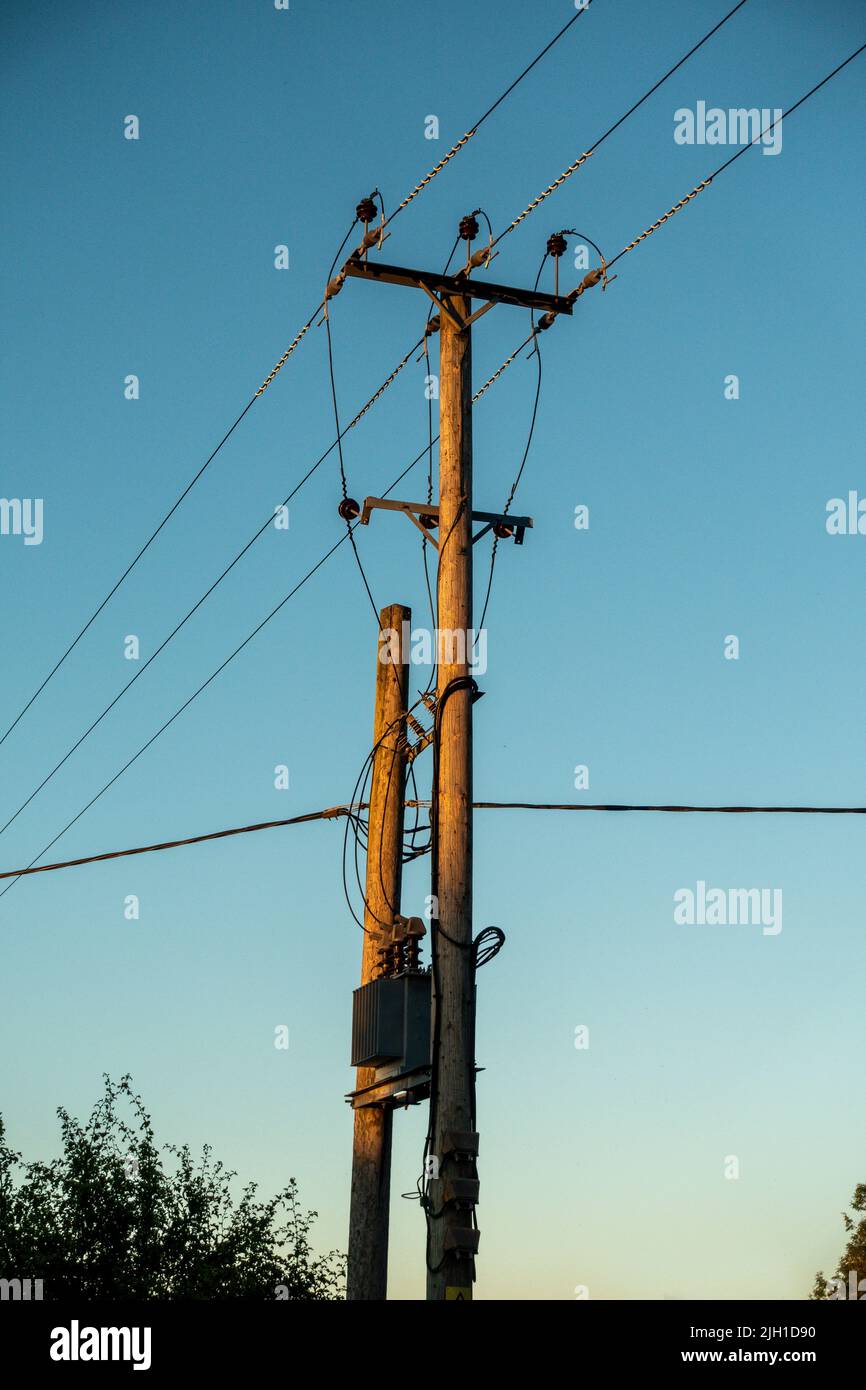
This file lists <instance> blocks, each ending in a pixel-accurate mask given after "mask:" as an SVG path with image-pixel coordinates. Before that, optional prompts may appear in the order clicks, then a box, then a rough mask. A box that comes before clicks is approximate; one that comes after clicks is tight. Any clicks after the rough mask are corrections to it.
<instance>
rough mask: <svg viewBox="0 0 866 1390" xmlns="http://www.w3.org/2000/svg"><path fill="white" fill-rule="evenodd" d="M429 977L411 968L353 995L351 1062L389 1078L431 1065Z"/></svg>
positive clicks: (386, 1078)
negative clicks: (371, 1068)
mask: <svg viewBox="0 0 866 1390" xmlns="http://www.w3.org/2000/svg"><path fill="white" fill-rule="evenodd" d="M430 980H431V977H430V975H429V974H427V973H424V972H423V971H407V972H406V973H404V974H401V975H394V976H391V977H388V978H385V979H380V980H371V981H370V983H369V984H366V985H362V986H361V988H360V989H356V990H355V992H354V994H353V996H352V1066H353V1067H375V1068H376V1081H377V1082H379V1081H387V1080H389V1079H391V1078H392V1077H397V1076H402V1075H403V1074H404V1073H405V1072H411V1071H414V1070H416V1069H417V1068H419V1067H429V1065H430V1000H431V987H430Z"/></svg>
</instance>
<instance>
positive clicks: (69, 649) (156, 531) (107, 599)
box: [0, 0, 745, 747]
mask: <svg viewBox="0 0 866 1390" xmlns="http://www.w3.org/2000/svg"><path fill="white" fill-rule="evenodd" d="M743 3H745V0H743ZM591 4H592V0H586V5H585V6H584V8H583V9H581V10H578V12H577V14H575V15H573V16H572V18H571V19H570V20H569V21H568V23H567V24H564V25H563V27H562V28H561V29H560V30H559V32H558V33H557V34H555V35H554V37H553V38H552V39H551V40H550V42H549V43H548V44H546V45H545V47H544V48H543V49H542V50H541V52H540V53H538V54H537V55H536V57H535V58H533V60H532V62H531V63H528V64H527V66H526V67H525V68H524V69H523V71H522V72H521V73H520V74H519V76H518V77H516V78H515V79H514V81H513V82H512V83H511V84H510V85H509V86H508V87H507V88H506V89H505V91H504V92H502V93H501V95H500V96H499V97H497V99H496V101H494V102H493V104H492V105H491V106H489V107H488V109H487V110H486V111H485V112H484V114H483V115H482V116H481V117H480V118H479V120H477V121H476V122H475V125H474V126H473V127H472V129H471V130H470V131H469V132H468V133H467V134H466V135H464V136H463V137H462V139H461V140H459V141H458V142H457V144H456V145H455V146H454V147H453V148H452V149H451V150H450V151H449V152H448V154H447V155H446V156H445V158H444V159H442V160H440V161H439V163H438V164H437V165H436V166H435V167H434V169H432V170H431V172H430V173H429V174H427V176H426V177H425V178H424V179H422V181H421V182H420V183H419V184H416V186H415V188H414V189H413V190H412V192H411V193H410V194H409V195H408V197H406V198H404V199H403V201H402V203H400V205H399V206H398V207H397V208H395V210H394V212H393V213H392V214H391V216H390V217H388V218H387V219H386V218H385V216H384V203H383V204H382V227H383V229H384V227H385V226H386V225H388V224H389V223H390V222H392V221H393V220H394V218H395V217H396V216H397V215H398V214H399V213H400V212H402V211H403V209H404V208H405V207H408V205H409V203H411V202H412V201H414V199H415V198H417V196H418V194H419V193H420V192H421V191H422V189H424V188H426V186H427V185H428V184H429V183H430V182H431V181H432V179H433V178H435V176H436V174H438V173H439V172H440V170H441V169H443V168H444V167H445V165H446V164H447V163H449V162H450V160H451V159H452V158H453V157H454V155H455V154H457V152H458V150H460V149H462V147H463V146H464V145H465V144H466V143H467V141H468V140H469V139H471V137H472V136H473V135H475V134H476V133H477V131H478V130H479V129H480V128H481V126H482V125H483V124H484V122H485V121H486V120H487V119H488V117H489V116H492V114H493V112H494V111H495V110H496V109H497V107H499V106H500V105H501V104H502V102H503V101H505V99H506V97H508V96H510V94H511V93H512V92H513V91H514V89H515V87H517V86H518V84H519V83H520V82H522V81H523V79H524V77H526V76H527V75H528V74H529V73H530V72H531V71H532V69H533V68H534V67H535V66H536V64H538V63H539V62H541V59H542V58H543V57H544V56H545V55H546V54H547V53H548V52H549V51H550V49H551V48H553V47H554V45H555V44H557V43H558V42H559V40H560V39H561V38H562V37H563V35H564V34H565V33H566V32H567V31H568V30H569V29H570V28H571V26H572V25H573V24H575V23H576V21H577V20H578V19H579V18H580V16H581V15H582V14H583V13H585V11H586V9H588V8H589V6H590V5H591ZM356 220H357V219H356ZM354 226H355V223H354V222H353V224H352V227H354ZM351 231H352V228H350V229H349V232H348V233H347V235H346V237H345V238H344V240H343V243H342V246H341V247H340V251H342V249H343V246H345V244H346V241H348V239H349V236H350V235H351ZM339 255H340V252H339V251H338V252H337V255H336V256H335V258H334V265H336V262H337V260H338V258H339ZM332 272H333V267H332ZM323 308H325V309H327V300H321V301H320V302H319V303H318V304H317V305H316V307H315V309H314V310H313V312H312V314H310V316H309V318H308V319H307V320H306V322H305V323H304V324H303V325H302V327H301V328H300V330H299V331H298V333H297V334H296V336H295V338H294V339H293V340H292V342H291V343H290V344H289V346H288V348H287V349H286V351H285V352H284V353H283V356H282V357H281V358H280V359H279V361H278V362H276V363H275V365H274V367H273V368H272V370H271V371H270V373H269V374H268V376H267V377H265V379H264V381H263V382H262V384H261V385H260V386H259V387H258V389H257V390H256V391H255V393H254V395H252V396H251V397H250V399H249V401H247V404H246V405H245V406H244V408H243V410H242V411H241V413H240V415H238V417H237V419H236V420H235V422H234V424H233V425H232V426H231V427H230V428H229V429H228V430H227V432H226V434H225V435H224V436H223V438H222V439H221V440H220V442H219V444H218V445H217V446H216V448H215V449H214V451H213V453H212V454H210V456H209V457H208V458H207V459H206V460H205V462H204V463H203V464H202V466H201V468H200V469H199V470H198V472H197V473H196V474H195V475H194V476H193V477H192V478H191V479H190V481H189V483H188V484H187V486H186V487H185V488H184V490H183V492H181V493H180V495H179V496H178V498H177V499H176V501H175V502H174V503H173V504H172V506H171V507H170V508H169V510H168V511H167V512H166V514H165V516H164V517H163V518H162V520H161V521H160V522H159V524H158V526H156V528H155V529H154V530H153V531H152V532H151V534H150V535H149V536H148V538H147V540H146V541H145V543H144V545H143V546H142V547H141V549H140V550H139V551H138V553H137V554H136V555H135V556H134V557H133V559H132V560H131V561H130V563H129V564H128V565H127V567H126V569H125V570H124V571H123V573H122V574H121V576H120V578H119V579H118V580H117V582H116V583H115V584H114V585H113V586H112V588H111V589H109V591H108V593H107V594H106V596H105V598H104V599H103V600H102V601H101V603H100V604H99V605H98V606H97V607H96V608H95V609H94V610H93V612H92V613H91V615H90V617H89V618H88V619H87V621H86V622H85V623H84V625H83V626H82V627H81V629H80V630H79V632H78V633H77V634H76V636H75V637H74V638H73V640H72V642H70V644H69V646H68V647H67V648H66V650H65V651H64V652H63V654H62V656H60V657H59V659H58V660H57V661H56V662H55V664H54V666H53V667H52V668H51V670H50V671H49V672H48V675H47V676H46V677H45V679H44V680H43V681H42V683H41V684H40V685H39V686H38V687H37V689H36V690H35V691H34V692H33V694H32V695H31V696H30V699H29V700H28V701H27V702H26V704H25V705H23V706H22V708H21V709H20V710H19V712H18V714H17V715H16V716H15V718H14V719H13V720H12V723H11V724H10V725H9V726H8V728H7V729H6V731H5V732H4V733H3V735H2V736H0V747H2V745H3V744H4V743H5V742H6V739H7V738H8V737H9V735H10V734H11V733H12V731H13V729H15V728H16V727H17V725H18V724H19V723H20V722H21V720H22V719H23V718H24V716H25V714H26V713H27V711H28V710H29V709H30V708H31V706H32V705H33V704H35V702H36V700H37V699H38V698H39V696H40V695H41V694H42V692H43V690H44V689H45V688H46V686H47V685H48V684H49V682H50V681H51V680H52V679H53V678H54V676H55V675H56V674H57V672H58V671H59V670H60V668H61V666H63V664H64V662H65V661H66V660H67V658H68V657H69V656H70V655H71V654H72V652H73V651H74V650H75V648H76V647H77V646H78V643H79V642H80V641H81V639H82V637H84V635H85V634H86V633H87V632H88V631H89V629H90V628H91V627H92V626H93V623H94V622H95V621H96V619H97V618H98V617H99V615H100V613H101V612H102V611H103V609H104V608H105V607H106V606H107V604H108V603H110V601H111V599H112V598H113V597H114V595H115V594H116V593H117V591H118V589H119V588H120V587H121V585H122V584H123V583H124V582H125V581H126V580H127V579H128V578H129V575H130V574H131V573H132V571H133V570H134V569H135V567H136V565H137V564H138V562H139V560H141V559H142V558H143V556H144V555H145V554H146V552H147V551H148V550H149V549H150V547H151V545H152V544H153V542H154V541H155V540H156V538H157V536H158V535H159V534H160V532H161V531H162V530H163V528H164V527H165V525H166V524H167V523H168V522H169V521H170V519H171V517H172V516H173V515H174V513H175V512H176V511H177V509H178V507H179V506H180V505H181V503H182V502H183V501H184V499H185V498H186V497H187V496H188V494H189V493H190V492H191V491H192V489H193V488H194V487H195V485H196V483H197V482H198V481H199V479H200V478H201V477H202V476H203V475H204V473H205V472H206V471H207V469H208V468H209V467H210V465H211V463H212V462H213V460H214V459H215V458H216V456H217V454H218V453H219V452H220V450H221V449H222V448H223V446H224V445H225V444H226V443H227V442H228V440H229V439H230V437H231V436H232V435H233V434H234V432H235V430H236V429H237V427H238V425H239V424H240V423H241V421H242V420H243V419H244V417H245V416H246V415H247V413H248V412H249V411H250V410H251V409H252V407H253V405H254V404H255V402H256V400H257V399H258V397H259V396H261V395H262V394H263V393H264V392H265V391H266V390H267V388H268V387H269V386H270V384H271V382H272V381H273V380H274V378H275V377H276V376H277V374H278V373H279V372H280V371H282V369H283V367H284V366H285V364H286V362H287V361H288V359H289V357H290V356H291V355H292V353H293V352H294V350H295V348H296V347H297V346H298V344H299V343H300V342H301V339H302V338H304V337H305V336H306V334H307V332H308V331H309V329H310V328H311V327H312V325H313V323H314V322H315V319H316V316H317V314H319V313H320V311H321V310H322V309H323Z"/></svg>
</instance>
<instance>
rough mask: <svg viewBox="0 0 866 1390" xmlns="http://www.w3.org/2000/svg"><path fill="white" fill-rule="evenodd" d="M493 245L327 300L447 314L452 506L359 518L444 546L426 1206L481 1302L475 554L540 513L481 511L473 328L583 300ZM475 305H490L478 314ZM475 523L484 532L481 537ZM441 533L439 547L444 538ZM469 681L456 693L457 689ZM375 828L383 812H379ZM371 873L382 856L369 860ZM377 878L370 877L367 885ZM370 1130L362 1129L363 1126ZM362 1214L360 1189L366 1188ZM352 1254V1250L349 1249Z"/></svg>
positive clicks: (438, 1273) (445, 469)
mask: <svg viewBox="0 0 866 1390" xmlns="http://www.w3.org/2000/svg"><path fill="white" fill-rule="evenodd" d="M477 234H478V224H477V222H476V220H475V217H474V214H472V215H470V216H469V217H465V218H464V219H463V221H462V222H461V224H460V236H461V237H462V238H463V239H464V240H466V241H467V243H468V242H471V241H472V240H473V238H474V237H475V236H477ZM490 251H491V248H490V247H487V248H484V249H482V250H480V251H476V252H474V253H472V254H470V253H469V251H468V247H467V261H466V266H465V268H464V269H463V270H462V271H460V272H459V273H458V274H456V275H447V274H438V273H436V272H435V271H425V270H417V269H412V268H409V267H406V266H395V265H383V264H382V263H381V262H378V261H370V260H367V259H365V258H364V257H365V254H366V252H364V253H363V254H362V253H361V251H358V252H355V253H353V254H352V256H350V257H349V259H348V261H346V263H345V265H344V266H343V268H342V270H341V271H340V273H339V275H338V276H337V277H336V278H335V279H334V280H332V281H331V282H330V284H329V285H328V288H327V291H326V298H327V297H332V296H333V295H335V294H337V293H339V291H340V289H341V287H342V285H343V283H344V282H345V280H346V279H347V278H350V277H351V278H354V279H359V280H367V281H373V282H376V283H379V284H391V285H404V286H411V287H414V288H416V289H421V290H423V291H424V293H425V294H426V295H428V296H429V298H431V299H432V300H434V302H435V303H436V305H437V307H438V309H439V335H440V363H439V406H440V431H439V504H438V506H435V507H434V506H433V505H432V504H428V505H423V504H421V505H419V504H416V503H411V502H399V501H396V500H394V499H392V500H391V501H387V500H386V499H384V498H380V497H379V498H377V497H368V498H367V499H366V501H365V503H364V506H363V509H362V508H360V507H359V506H358V504H357V503H355V502H354V501H353V502H352V505H353V507H354V515H359V516H360V522H361V524H363V525H367V524H369V521H370V518H371V516H372V515H373V513H374V512H375V511H376V510H378V509H380V508H381V509H389V510H399V511H403V512H404V513H405V515H406V516H407V517H408V519H409V520H410V521H411V522H412V524H413V525H415V526H417V527H420V529H421V530H423V531H424V532H425V533H426V534H427V535H428V536H429V537H430V540H431V543H432V544H433V545H434V546H435V547H436V548H437V550H438V555H439V573H438V583H437V588H438V604H439V613H438V626H439V633H438V634H437V636H438V653H437V654H438V662H439V668H438V686H437V692H436V694H437V706H436V721H437V725H438V738H437V740H436V757H437V771H438V777H437V779H436V785H435V786H434V788H433V798H434V806H433V812H432V814H431V823H435V826H436V836H435V845H434V852H435V860H434V885H433V893H434V896H435V897H437V898H438V906H435V905H434V920H433V930H432V933H431V942H430V944H431V954H432V976H433V980H432V984H433V1027H432V1039H431V1044H432V1045H431V1068H430V1110H431V1117H430V1144H429V1152H428V1162H429V1163H430V1168H429V1169H428V1173H427V1174H426V1175H425V1176H426V1178H427V1191H426V1194H425V1195H426V1198H427V1201H428V1202H429V1209H428V1211H427V1212H426V1216H427V1224H428V1236H429V1238H428V1254H427V1297H428V1299H435V1300H439V1299H446V1300H454V1299H465V1300H469V1299H471V1298H472V1283H473V1280H474V1277H475V1259H474V1255H475V1249H476V1247H477V1244H478V1233H477V1230H476V1229H475V1228H474V1211H475V1205H476V1203H477V1201H478V1177H477V1171H476V1160H477V1154H478V1144H477V1138H478V1136H477V1133H476V1131H475V959H474V953H473V950H472V699H473V695H474V693H475V692H474V691H473V689H472V685H473V683H472V682H470V681H469V680H468V675H469V665H470V662H471V659H472V653H471V637H470V633H471V629H472V546H473V543H474V542H475V541H477V540H480V539H481V537H482V536H483V535H485V534H486V533H487V532H488V531H490V530H491V529H494V530H495V532H496V535H497V536H498V537H500V538H503V539H504V538H506V537H513V538H514V539H515V541H516V542H517V543H518V544H522V542H523V534H524V530H525V529H526V527H528V526H531V525H532V520H531V518H529V517H520V518H511V517H508V516H506V515H504V514H496V513H491V512H473V509H472V381H471V377H472V370H471V368H472V344H471V325H472V323H474V322H475V321H476V320H477V319H479V318H480V317H481V315H482V314H486V313H487V312H488V311H489V310H490V309H492V308H493V307H494V306H495V305H497V304H512V305H515V306H519V307H521V308H524V309H533V310H537V311H538V312H539V313H541V314H543V315H544V317H543V318H542V319H541V320H539V323H538V329H539V331H541V330H543V329H544V328H546V327H549V325H550V323H552V322H553V320H554V318H555V317H556V316H557V315H559V314H571V313H572V311H573V307H574V302H575V297H576V296H575V295H574V294H572V295H566V296H561V295H559V294H552V295H551V294H545V293H543V292H539V291H538V290H537V289H534V290H524V289H519V288H515V287H514V286H511V285H500V284H493V283H491V282H490V281H489V280H479V279H474V278H473V277H472V271H473V270H477V269H478V268H479V267H480V266H482V265H486V264H488V263H489V260H490ZM473 299H478V300H481V301H482V303H481V307H480V308H478V309H474V310H473V307H472V301H473ZM473 520H475V521H480V522H483V523H485V524H484V525H483V526H482V528H481V529H480V530H479V531H478V532H476V534H475V535H474V536H473V533H472V523H473ZM434 529H436V530H438V538H435V539H434V538H433V537H432V534H431V533H432V531H433V530H434ZM455 682H456V684H455ZM370 820H371V827H372V823H373V813H372V810H371V813H370ZM367 864H368V875H369V865H370V858H369V857H368V860H367ZM368 882H369V877H368ZM356 1135H357V1130H356ZM353 1210H354V1183H353ZM350 1259H351V1246H350Z"/></svg>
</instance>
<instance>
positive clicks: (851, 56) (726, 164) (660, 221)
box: [607, 43, 866, 270]
mask: <svg viewBox="0 0 866 1390" xmlns="http://www.w3.org/2000/svg"><path fill="white" fill-rule="evenodd" d="M864 49H866V43H862V44H861V45H860V47H859V48H855V50H854V52H853V53H850V54H849V55H848V57H847V58H845V59H844V60H843V61H842V62H841V63H839V64H838V66H837V67H835V68H834V69H833V71H832V72H828V73H827V76H826V77H822V78H821V81H820V82H816V83H815V86H814V87H811V88H810V89H809V91H808V92H806V94H805V96H801V97H800V99H799V101H795V102H794V105H793V106H789V107H788V109H787V111H783V112H782V114H781V116H778V117H777V118H776V120H774V121H771V122H770V124H769V125H768V126H767V127H766V129H765V130H762V131H761V132H760V133H759V134H758V135H756V136H755V138H754V140H750V141H749V143H748V145H743V147H742V149H739V150H737V151H736V153H735V154H732V155H731V157H730V159H726V160H725V162H724V164H720V165H719V167H718V169H715V170H714V171H713V173H712V174H709V175H708V177H707V178H705V179H702V181H701V182H700V183H699V184H696V186H695V187H694V188H693V189H692V191H691V193H687V194H686V196H685V198H681V199H680V201H679V202H678V203H675V204H674V206H673V207H672V208H670V209H669V210H668V211H667V212H666V213H665V214H664V215H663V216H662V217H660V218H658V220H657V221H656V222H654V223H653V224H652V226H651V227H647V229H646V231H643V232H641V234H640V236H637V237H635V238H634V240H633V241H630V242H629V244H628V246H624V247H623V249H622V250H621V251H620V252H619V254H618V255H616V256H614V258H613V260H612V261H608V263H607V269H608V270H609V269H610V267H611V266H613V265H616V263H617V261H618V260H620V259H621V258H622V257H623V256H624V255H625V254H626V252H627V251H633V250H634V248H635V247H636V246H638V245H639V244H640V243H641V242H642V241H645V240H646V238H647V237H649V236H652V234H653V232H654V231H656V230H657V229H658V228H659V227H661V226H662V225H663V224H664V223H665V222H667V221H668V219H669V218H671V217H673V215H674V213H677V212H679V211H680V210H681V209H682V208H684V207H685V206H686V204H687V203H690V202H691V201H692V199H693V198H696V197H697V195H698V194H699V193H702V192H703V190H704V189H705V188H708V187H709V185H710V184H711V183H712V182H713V180H714V179H717V178H718V177H719V174H722V173H724V171H725V170H726V169H729V168H730V167H731V165H732V164H733V163H735V161H736V160H738V159H739V158H740V157H741V156H742V155H744V154H746V153H747V151H748V150H750V149H751V148H752V146H753V145H756V144H757V143H758V142H759V141H760V140H762V139H763V138H764V136H765V135H769V133H770V131H771V130H773V129H774V128H775V127H776V126H777V125H778V124H779V122H780V121H784V120H785V119H786V118H787V117H788V116H790V115H792V114H793V112H794V111H796V110H797V107H798V106H802V105H803V103H804V101H808V100H809V98H810V97H813V96H814V95H815V93H816V92H819V91H820V90H821V88H822V87H824V86H826V84H827V83H828V82H829V81H830V80H831V79H832V78H834V77H835V76H836V75H837V73H840V72H841V71H842V69H843V68H847V66H848V64H849V63H853V61H854V59H855V58H857V57H859V55H860V54H861V53H862V52H863V50H864Z"/></svg>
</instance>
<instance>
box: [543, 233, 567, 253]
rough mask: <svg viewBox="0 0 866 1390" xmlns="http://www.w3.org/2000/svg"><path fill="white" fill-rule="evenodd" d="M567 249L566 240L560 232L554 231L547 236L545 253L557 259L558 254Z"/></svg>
mask: <svg viewBox="0 0 866 1390" xmlns="http://www.w3.org/2000/svg"><path fill="white" fill-rule="evenodd" d="M567 250H568V242H567V241H566V240H565V237H564V236H563V235H562V232H554V233H553V236H549V237H548V238H547V254H548V255H549V256H553V257H554V259H555V260H559V257H560V256H564V255H565V253H566V251H567Z"/></svg>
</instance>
